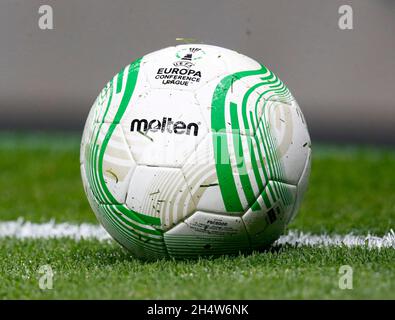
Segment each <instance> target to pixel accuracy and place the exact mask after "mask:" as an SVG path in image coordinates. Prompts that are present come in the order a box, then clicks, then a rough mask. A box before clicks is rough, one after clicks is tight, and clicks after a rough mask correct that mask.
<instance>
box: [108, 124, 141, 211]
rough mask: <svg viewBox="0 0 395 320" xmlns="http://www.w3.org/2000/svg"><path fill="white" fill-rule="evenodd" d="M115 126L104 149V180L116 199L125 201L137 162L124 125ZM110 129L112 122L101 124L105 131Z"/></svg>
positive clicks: (120, 201)
mask: <svg viewBox="0 0 395 320" xmlns="http://www.w3.org/2000/svg"><path fill="white" fill-rule="evenodd" d="M114 127H115V128H114V129H113V133H112V135H111V137H110V139H109V141H108V145H107V148H106V149H105V151H104V156H103V164H102V172H103V176H104V182H105V184H106V185H107V188H108V190H109V191H110V192H111V194H112V195H113V196H114V198H115V199H116V201H117V202H119V203H125V200H126V192H127V190H128V188H129V182H130V178H131V176H132V174H133V172H134V170H135V169H136V166H137V164H136V162H135V161H134V160H133V157H132V154H131V153H130V150H129V146H128V145H127V143H126V140H125V136H124V134H123V130H122V127H121V126H120V125H114ZM109 130H110V124H107V123H104V124H103V125H102V126H101V131H102V132H103V133H104V132H108V131H109ZM101 141H102V140H101Z"/></svg>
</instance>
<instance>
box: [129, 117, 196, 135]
mask: <svg viewBox="0 0 395 320" xmlns="http://www.w3.org/2000/svg"><path fill="white" fill-rule="evenodd" d="M130 131H138V132H148V131H150V132H168V133H175V134H186V135H188V136H189V135H191V132H192V134H193V135H194V136H197V135H198V132H199V124H198V123H195V122H191V123H188V124H186V123H185V122H183V121H175V122H174V121H173V120H172V118H167V117H164V118H163V119H162V121H160V120H157V119H154V120H151V121H148V120H147V119H134V120H133V121H132V123H131V124H130Z"/></svg>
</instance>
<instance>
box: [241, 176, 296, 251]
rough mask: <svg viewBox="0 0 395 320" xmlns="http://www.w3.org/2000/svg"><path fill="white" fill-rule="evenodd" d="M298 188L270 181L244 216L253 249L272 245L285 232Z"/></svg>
mask: <svg viewBox="0 0 395 320" xmlns="http://www.w3.org/2000/svg"><path fill="white" fill-rule="evenodd" d="M295 198H296V187H295V186H293V185H289V184H285V183H282V182H278V181H270V182H269V183H268V185H267V186H266V188H265V190H264V191H263V192H262V194H261V195H260V196H259V197H258V199H257V201H256V203H255V204H254V205H253V206H252V207H251V208H250V209H249V210H248V211H247V212H246V213H245V214H244V215H243V217H242V219H243V222H244V224H245V227H246V230H247V233H248V236H249V239H250V242H251V246H252V248H263V247H266V246H268V245H270V244H272V243H273V242H274V241H275V240H276V239H278V237H279V236H280V235H281V234H282V233H283V232H284V228H285V226H286V221H287V220H288V218H289V216H290V214H291V213H292V210H293V208H294V204H295Z"/></svg>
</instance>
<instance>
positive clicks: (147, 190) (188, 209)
mask: <svg viewBox="0 0 395 320" xmlns="http://www.w3.org/2000/svg"><path fill="white" fill-rule="evenodd" d="M126 205H127V206H128V207H129V208H130V209H131V210H133V211H136V212H138V213H140V214H144V215H145V216H149V217H157V218H160V221H161V224H162V228H163V229H164V230H166V229H169V228H171V227H172V226H174V225H175V224H177V223H178V222H179V221H180V220H182V219H184V218H185V217H187V216H189V215H190V214H191V213H192V212H193V211H194V210H195V204H194V202H193V199H192V196H191V194H190V192H189V188H188V185H187V183H186V181H185V178H184V176H183V174H182V171H181V170H180V169H176V168H164V167H148V166H138V167H137V168H136V170H135V172H134V174H133V176H132V178H131V181H130V186H129V190H128V194H127V198H126Z"/></svg>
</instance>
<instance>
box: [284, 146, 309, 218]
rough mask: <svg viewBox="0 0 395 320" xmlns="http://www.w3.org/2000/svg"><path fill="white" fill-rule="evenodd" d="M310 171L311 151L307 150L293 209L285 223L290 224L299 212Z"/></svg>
mask: <svg viewBox="0 0 395 320" xmlns="http://www.w3.org/2000/svg"><path fill="white" fill-rule="evenodd" d="M310 171H311V149H310V148H309V151H308V156H307V159H306V164H305V167H304V169H303V173H302V176H301V177H300V179H299V182H298V185H297V193H296V201H295V207H294V209H293V211H292V214H291V215H290V217H289V220H288V221H287V223H289V222H291V221H292V220H293V219H294V218H295V216H296V215H297V213H298V211H299V208H300V205H301V203H302V200H303V196H304V194H305V193H306V190H307V186H308V183H309V177H310Z"/></svg>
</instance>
